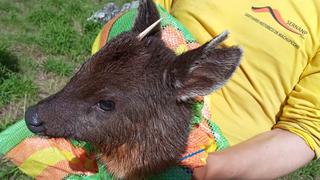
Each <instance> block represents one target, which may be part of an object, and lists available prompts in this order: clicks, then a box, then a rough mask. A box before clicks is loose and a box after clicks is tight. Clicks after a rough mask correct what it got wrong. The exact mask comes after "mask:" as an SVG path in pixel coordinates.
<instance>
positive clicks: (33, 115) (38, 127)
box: [25, 106, 45, 134]
mask: <svg viewBox="0 0 320 180" xmlns="http://www.w3.org/2000/svg"><path fill="white" fill-rule="evenodd" d="M25 121H26V124H27V127H28V128H29V130H30V131H31V132H33V133H36V134H42V133H43V132H44V130H45V128H44V126H43V124H44V123H43V122H42V121H41V120H40V119H39V116H38V113H37V108H36V107H34V106H32V107H29V108H28V109H27V112H26V114H25Z"/></svg>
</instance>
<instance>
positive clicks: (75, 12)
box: [0, 0, 320, 179]
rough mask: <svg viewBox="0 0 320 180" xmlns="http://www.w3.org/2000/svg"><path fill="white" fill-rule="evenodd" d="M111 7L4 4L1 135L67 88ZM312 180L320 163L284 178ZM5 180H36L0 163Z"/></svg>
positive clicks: (5, 0)
mask: <svg viewBox="0 0 320 180" xmlns="http://www.w3.org/2000/svg"><path fill="white" fill-rule="evenodd" d="M127 1H128V0H119V1H116V3H117V4H118V5H120V4H123V3H124V2H127ZM107 2H108V0H106V1H103V2H101V1H100V0H72V1H65V0H42V1H38V0H28V1H21V0H1V1H0V27H1V28H0V34H1V36H0V132H1V131H3V130H4V129H6V128H7V127H8V126H10V125H11V124H13V123H14V122H15V121H16V120H18V119H21V118H22V117H23V115H24V111H25V107H27V106H29V105H31V104H33V103H35V102H37V101H38V100H40V99H42V98H44V97H47V96H48V95H50V94H53V93H55V92H56V91H58V90H59V89H61V88H62V87H63V86H64V85H65V83H66V82H67V81H68V80H69V78H70V77H71V76H72V74H73V73H74V72H75V69H77V68H78V67H79V66H80V65H81V63H82V62H84V61H85V60H86V59H87V58H88V57H89V56H90V49H91V45H92V42H93V40H94V38H95V36H96V35H97V33H98V32H99V30H100V29H101V25H99V24H97V23H93V22H88V21H87V18H88V17H90V16H91V15H92V13H93V12H95V11H96V10H98V9H101V8H102V7H103V5H104V4H106V3H107ZM312 178H320V163H319V162H313V163H311V164H309V165H308V166H306V167H305V168H303V169H301V170H299V171H296V172H295V173H292V174H291V175H289V176H287V177H284V178H283V179H312ZM0 179H30V178H28V177H27V176H26V175H24V174H23V173H22V172H21V171H19V170H18V169H17V168H16V166H14V165H13V164H11V163H10V162H8V161H7V160H5V159H0Z"/></svg>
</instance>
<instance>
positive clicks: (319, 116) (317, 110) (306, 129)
mask: <svg viewBox="0 0 320 180" xmlns="http://www.w3.org/2000/svg"><path fill="white" fill-rule="evenodd" d="M274 128H281V129H285V130H288V131H290V132H292V133H295V134H297V135H298V136H300V137H301V138H303V139H304V140H305V141H306V143H307V144H308V145H309V146H310V148H311V149H312V150H314V151H315V153H316V156H317V158H319V157H320V49H319V50H318V52H317V53H316V55H315V56H314V57H313V59H312V60H311V61H310V62H309V64H308V65H307V67H306V68H305V70H304V72H303V74H302V75H301V77H300V81H299V82H298V84H297V85H296V86H295V87H294V89H293V91H292V92H291V93H290V95H289V97H288V99H287V102H286V104H285V105H284V107H283V111H282V114H281V116H280V120H279V121H278V122H277V124H276V125H275V126H274Z"/></svg>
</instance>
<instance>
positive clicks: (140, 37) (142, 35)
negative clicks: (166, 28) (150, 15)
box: [137, 18, 162, 41]
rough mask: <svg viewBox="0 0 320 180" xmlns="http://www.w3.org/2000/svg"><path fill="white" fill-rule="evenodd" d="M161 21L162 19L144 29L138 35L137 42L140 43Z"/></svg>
mask: <svg viewBox="0 0 320 180" xmlns="http://www.w3.org/2000/svg"><path fill="white" fill-rule="evenodd" d="M161 20H162V18H160V19H159V20H158V21H156V22H154V23H153V24H151V25H150V26H149V27H148V28H147V29H145V30H144V31H143V32H142V33H140V34H139V35H138V36H137V38H138V39H139V41H141V40H142V39H143V38H144V37H146V35H148V34H149V33H150V31H152V29H154V28H155V27H156V26H157V25H158V24H159V23H160V21H161Z"/></svg>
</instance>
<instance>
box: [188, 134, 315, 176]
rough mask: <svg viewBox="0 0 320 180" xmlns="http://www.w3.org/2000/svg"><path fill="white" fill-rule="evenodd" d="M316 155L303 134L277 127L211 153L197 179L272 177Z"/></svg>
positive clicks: (196, 172)
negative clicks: (301, 136)
mask: <svg viewBox="0 0 320 180" xmlns="http://www.w3.org/2000/svg"><path fill="white" fill-rule="evenodd" d="M314 155H315V154H314V152H313V151H312V150H311V149H310V147H309V146H308V145H307V144H306V143H305V141H304V140H303V139H302V138H300V137H299V136H297V135H295V134H293V133H290V132H288V131H286V130H281V129H274V130H271V131H269V132H266V133H263V134H260V135H258V136H256V137H254V138H252V139H249V140H247V141H245V142H243V143H240V144H238V145H236V146H233V147H231V148H228V149H226V150H224V151H220V152H215V153H212V154H210V155H209V157H208V160H207V165H206V166H205V167H203V168H198V169H195V171H194V178H195V179H215V178H216V179H219V178H235V177H236V178H243V179H272V178H276V177H281V176H284V175H286V174H288V173H290V172H293V171H294V170H296V169H298V168H299V167H302V166H304V165H305V164H307V163H308V162H309V161H311V160H312V159H313V158H314Z"/></svg>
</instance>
